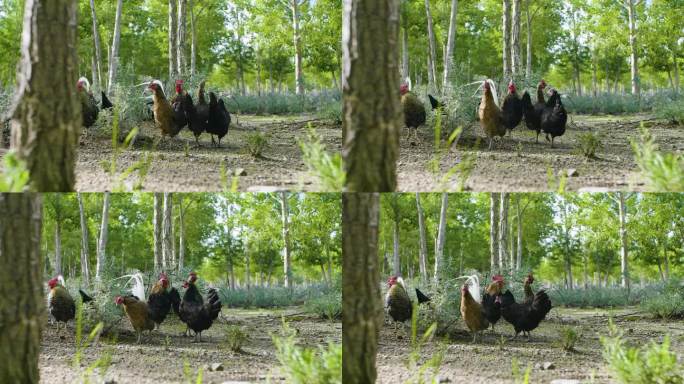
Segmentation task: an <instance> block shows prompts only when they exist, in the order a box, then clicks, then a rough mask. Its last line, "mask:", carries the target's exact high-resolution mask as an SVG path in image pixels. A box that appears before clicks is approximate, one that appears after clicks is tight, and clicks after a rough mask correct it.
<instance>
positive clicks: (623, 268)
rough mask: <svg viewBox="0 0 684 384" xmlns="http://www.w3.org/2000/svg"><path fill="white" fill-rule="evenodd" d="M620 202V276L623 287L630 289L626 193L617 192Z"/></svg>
mask: <svg viewBox="0 0 684 384" xmlns="http://www.w3.org/2000/svg"><path fill="white" fill-rule="evenodd" d="M614 199H615V200H617V203H618V217H619V219H620V276H621V281H620V283H621V285H622V288H625V289H627V291H628V292H629V290H630V278H629V254H628V251H627V208H626V206H625V193H624V192H617V197H614Z"/></svg>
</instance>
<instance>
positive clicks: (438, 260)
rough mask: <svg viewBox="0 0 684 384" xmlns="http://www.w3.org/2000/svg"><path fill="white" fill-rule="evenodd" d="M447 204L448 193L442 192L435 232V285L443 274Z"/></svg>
mask: <svg viewBox="0 0 684 384" xmlns="http://www.w3.org/2000/svg"><path fill="white" fill-rule="evenodd" d="M448 204H449V195H448V194H447V193H442V208H441V209H440V211H439V230H438V232H437V244H436V246H435V274H434V280H435V286H437V285H438V284H439V282H440V280H441V278H442V276H443V275H444V272H445V271H443V269H444V243H445V242H446V225H447V223H446V221H447V214H446V213H447V205H448Z"/></svg>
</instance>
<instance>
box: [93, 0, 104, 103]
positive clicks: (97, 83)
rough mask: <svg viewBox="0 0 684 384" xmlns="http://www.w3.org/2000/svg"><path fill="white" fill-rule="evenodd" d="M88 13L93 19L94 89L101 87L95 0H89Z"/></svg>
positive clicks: (100, 61)
mask: <svg viewBox="0 0 684 384" xmlns="http://www.w3.org/2000/svg"><path fill="white" fill-rule="evenodd" d="M90 15H91V17H92V19H93V44H94V45H95V55H94V56H93V58H94V63H95V73H93V85H94V86H95V88H96V89H99V90H101V89H102V49H101V45H100V29H99V27H98V23H97V13H96V12H95V0H90Z"/></svg>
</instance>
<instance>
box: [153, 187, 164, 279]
mask: <svg viewBox="0 0 684 384" xmlns="http://www.w3.org/2000/svg"><path fill="white" fill-rule="evenodd" d="M163 200H164V198H163V195H162V194H161V193H155V194H154V213H153V225H154V233H153V240H154V270H155V271H157V272H158V271H161V270H162V202H163Z"/></svg>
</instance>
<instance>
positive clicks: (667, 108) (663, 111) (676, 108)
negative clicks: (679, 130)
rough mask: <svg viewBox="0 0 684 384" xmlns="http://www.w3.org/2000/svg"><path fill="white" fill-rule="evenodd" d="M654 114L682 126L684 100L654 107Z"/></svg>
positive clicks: (683, 121)
mask: <svg viewBox="0 0 684 384" xmlns="http://www.w3.org/2000/svg"><path fill="white" fill-rule="evenodd" d="M654 112H655V114H656V116H658V117H659V118H661V119H666V120H669V121H671V122H673V123H676V124H679V125H684V98H680V99H679V101H673V102H669V103H662V104H659V105H658V106H656V107H655V111H654Z"/></svg>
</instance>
